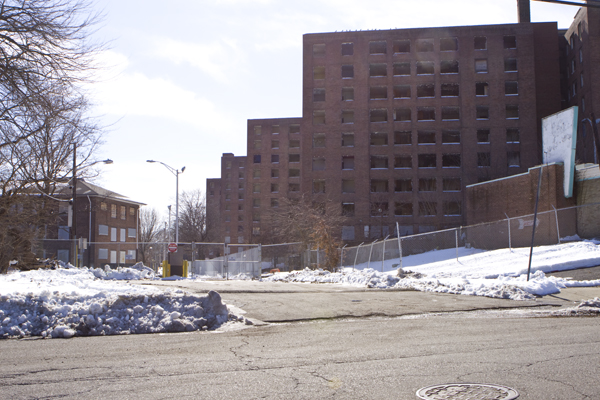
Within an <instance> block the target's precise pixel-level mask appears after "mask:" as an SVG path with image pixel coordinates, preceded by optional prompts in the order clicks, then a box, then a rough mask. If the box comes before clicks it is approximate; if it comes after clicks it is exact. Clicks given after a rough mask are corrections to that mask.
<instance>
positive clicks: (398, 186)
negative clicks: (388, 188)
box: [394, 179, 412, 193]
mask: <svg viewBox="0 0 600 400" xmlns="http://www.w3.org/2000/svg"><path fill="white" fill-rule="evenodd" d="M394 192H397V193H403V192H412V179H396V180H394Z"/></svg>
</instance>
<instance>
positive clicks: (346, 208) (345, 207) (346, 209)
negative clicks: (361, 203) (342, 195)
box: [342, 203, 354, 217]
mask: <svg viewBox="0 0 600 400" xmlns="http://www.w3.org/2000/svg"><path fill="white" fill-rule="evenodd" d="M342 215H343V216H344V217H354V203H342Z"/></svg>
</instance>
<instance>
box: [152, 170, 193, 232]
mask: <svg viewBox="0 0 600 400" xmlns="http://www.w3.org/2000/svg"><path fill="white" fill-rule="evenodd" d="M146 162H149V163H160V164H162V165H164V166H165V167H166V168H167V169H168V170H169V171H171V173H172V174H173V175H175V243H179V174H183V171H185V167H183V168H181V171H180V170H178V169H175V168H173V167H171V166H170V165H167V164H165V163H164V162H162V161H155V160H146Z"/></svg>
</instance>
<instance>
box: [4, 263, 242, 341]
mask: <svg viewBox="0 0 600 400" xmlns="http://www.w3.org/2000/svg"><path fill="white" fill-rule="evenodd" d="M133 271H137V274H136V273H135V272H133ZM100 273H102V274H100ZM147 273H148V271H146V270H145V269H144V268H139V267H138V268H136V269H130V268H124V269H122V270H120V271H119V270H117V271H108V270H101V269H95V270H88V269H62V268H59V269H56V270H37V271H28V272H16V273H11V274H8V275H5V276H0V338H2V337H4V338H6V337H25V336H42V337H48V338H57V337H64V338H69V337H72V336H90V335H118V334H132V333H157V332H186V331H194V330H212V329H216V328H218V327H219V326H221V325H222V324H224V323H226V322H227V321H229V320H231V321H241V322H243V321H244V319H243V318H238V317H237V316H235V315H232V314H230V313H229V311H228V309H227V306H226V305H225V304H223V302H222V301H221V296H220V295H219V294H218V293H217V292H214V291H211V292H209V293H208V295H207V296H198V295H192V294H188V293H185V292H183V291H181V290H172V291H166V292H163V291H162V290H160V289H158V288H155V287H148V286H138V285H131V284H129V283H126V282H122V281H118V280H116V279H139V277H140V276H144V275H146V274H147ZM97 274H100V275H101V276H100V278H102V279H98V278H96V275H97ZM136 277H137V278H136ZM107 279H112V280H107ZM247 323H249V321H248V322H247Z"/></svg>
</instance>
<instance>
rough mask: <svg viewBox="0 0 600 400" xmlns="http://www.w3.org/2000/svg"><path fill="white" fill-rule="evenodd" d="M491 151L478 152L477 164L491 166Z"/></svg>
mask: <svg viewBox="0 0 600 400" xmlns="http://www.w3.org/2000/svg"><path fill="white" fill-rule="evenodd" d="M491 160H492V158H491V157H490V153H477V166H478V167H489V166H491Z"/></svg>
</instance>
